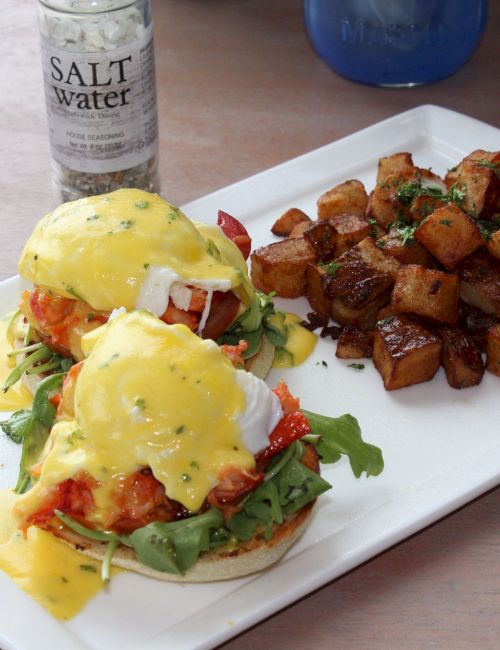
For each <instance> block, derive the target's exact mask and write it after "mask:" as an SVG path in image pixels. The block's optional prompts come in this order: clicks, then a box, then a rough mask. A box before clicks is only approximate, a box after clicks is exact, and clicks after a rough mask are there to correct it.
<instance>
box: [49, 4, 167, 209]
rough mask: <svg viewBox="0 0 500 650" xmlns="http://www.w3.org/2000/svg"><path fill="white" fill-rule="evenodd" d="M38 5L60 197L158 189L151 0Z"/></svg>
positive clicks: (52, 141) (55, 175) (54, 171)
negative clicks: (125, 190) (121, 190)
mask: <svg viewBox="0 0 500 650" xmlns="http://www.w3.org/2000/svg"><path fill="white" fill-rule="evenodd" d="M38 7H39V27H40V38H41V52H42V68H43V79H44V86H45V100H46V105H47V118H48V126H49V138H50V148H51V156H52V168H53V176H54V182H55V185H56V188H57V190H58V194H59V198H61V199H62V200H63V201H69V200H73V199H77V198H80V197H82V196H89V195H92V194H102V193H105V192H110V191H112V190H115V189H118V188H120V187H135V188H139V189H144V190H148V191H158V189H159V187H158V120H157V111H156V89H155V71H154V50H153V27H152V21H151V7H150V0H39V4H38Z"/></svg>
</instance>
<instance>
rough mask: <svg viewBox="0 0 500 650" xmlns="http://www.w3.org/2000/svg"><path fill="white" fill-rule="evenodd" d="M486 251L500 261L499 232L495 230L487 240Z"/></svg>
mask: <svg viewBox="0 0 500 650" xmlns="http://www.w3.org/2000/svg"><path fill="white" fill-rule="evenodd" d="M487 248H488V251H489V252H490V253H491V254H492V255H493V256H494V257H496V258H497V260H500V230H497V231H496V232H495V233H493V235H491V237H490V238H489V240H488V243H487Z"/></svg>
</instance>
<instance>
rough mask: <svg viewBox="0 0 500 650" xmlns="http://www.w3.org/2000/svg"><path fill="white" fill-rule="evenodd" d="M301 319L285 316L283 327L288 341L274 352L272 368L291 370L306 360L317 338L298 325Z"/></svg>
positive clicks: (288, 314) (293, 315)
mask: <svg viewBox="0 0 500 650" xmlns="http://www.w3.org/2000/svg"><path fill="white" fill-rule="evenodd" d="M300 321H301V318H300V317H299V316H297V315H296V314H290V313H286V314H285V322H284V324H285V327H286V329H287V334H288V340H287V342H286V345H285V347H284V348H281V349H279V350H276V354H275V355H274V362H273V368H292V367H293V366H299V365H300V364H301V363H304V361H305V360H306V359H307V357H308V356H309V355H310V354H311V353H312V351H313V350H314V348H315V346H316V341H317V340H318V339H317V337H316V336H315V335H314V334H313V333H312V332H310V331H309V330H307V329H306V328H305V327H302V325H300Z"/></svg>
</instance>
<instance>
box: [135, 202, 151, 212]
mask: <svg viewBox="0 0 500 650" xmlns="http://www.w3.org/2000/svg"><path fill="white" fill-rule="evenodd" d="M135 207H136V208H139V210H144V208H147V207H149V201H136V202H135Z"/></svg>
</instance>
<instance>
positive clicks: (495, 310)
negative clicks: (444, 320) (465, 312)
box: [458, 250, 500, 318]
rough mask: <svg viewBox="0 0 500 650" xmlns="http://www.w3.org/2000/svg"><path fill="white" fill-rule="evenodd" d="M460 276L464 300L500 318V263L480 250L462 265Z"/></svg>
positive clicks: (459, 271) (461, 294)
mask: <svg viewBox="0 0 500 650" xmlns="http://www.w3.org/2000/svg"><path fill="white" fill-rule="evenodd" d="M458 275H459V277H460V297H461V298H462V300H463V301H464V302H466V303H467V304H468V305H472V306H473V307H477V308H478V309H481V311H484V312H486V313H487V314H493V315H494V316H495V317H496V318H500V261H499V260H497V259H496V258H495V257H492V256H491V255H490V254H489V253H488V252H487V251H484V250H479V251H476V252H475V253H474V254H473V255H471V256H470V257H467V258H466V259H465V260H464V261H463V262H462V264H460V266H459V269H458Z"/></svg>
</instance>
